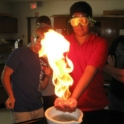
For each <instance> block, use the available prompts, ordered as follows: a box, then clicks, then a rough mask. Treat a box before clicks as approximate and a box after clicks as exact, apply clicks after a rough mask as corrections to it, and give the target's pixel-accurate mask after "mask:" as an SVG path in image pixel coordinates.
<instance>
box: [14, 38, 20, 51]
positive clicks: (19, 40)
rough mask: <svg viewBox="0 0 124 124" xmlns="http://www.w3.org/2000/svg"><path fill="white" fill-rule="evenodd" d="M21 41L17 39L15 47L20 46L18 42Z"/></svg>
mask: <svg viewBox="0 0 124 124" xmlns="http://www.w3.org/2000/svg"><path fill="white" fill-rule="evenodd" d="M19 41H20V39H18V40H17V41H15V49H16V48H18V42H19Z"/></svg>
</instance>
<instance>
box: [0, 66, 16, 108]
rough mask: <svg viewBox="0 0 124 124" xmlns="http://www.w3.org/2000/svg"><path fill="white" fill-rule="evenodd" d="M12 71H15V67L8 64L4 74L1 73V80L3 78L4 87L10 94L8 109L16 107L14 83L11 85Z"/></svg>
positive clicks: (7, 102) (7, 103)
mask: <svg viewBox="0 0 124 124" xmlns="http://www.w3.org/2000/svg"><path fill="white" fill-rule="evenodd" d="M12 73H13V69H11V68H10V67H8V66H5V67H4V70H3V72H2V75H1V80H2V84H3V87H4V89H5V90H6V92H7V94H8V99H7V101H6V103H5V104H6V107H7V108H8V109H13V108H14V103H15V98H14V95H13V91H12V85H11V81H10V76H11V74H12Z"/></svg>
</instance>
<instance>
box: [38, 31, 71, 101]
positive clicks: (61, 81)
mask: <svg viewBox="0 0 124 124" xmlns="http://www.w3.org/2000/svg"><path fill="white" fill-rule="evenodd" d="M41 46H42V49H41V50H40V51H39V56H47V59H48V62H49V64H50V67H51V68H52V70H53V77H52V81H53V84H54V86H55V94H56V95H57V96H58V97H62V98H63V99H68V98H69V97H70V95H71V93H70V91H69V86H70V85H72V84H73V79H72V77H71V76H70V74H69V73H70V72H72V70H73V63H72V62H71V60H70V59H69V58H68V57H67V53H68V51H69V46H70V44H69V42H68V41H67V40H66V39H65V38H64V37H63V36H62V35H61V34H59V33H57V32H56V31H54V30H52V29H50V30H49V31H48V32H46V33H45V36H44V39H42V41H41ZM65 53H66V54H65Z"/></svg>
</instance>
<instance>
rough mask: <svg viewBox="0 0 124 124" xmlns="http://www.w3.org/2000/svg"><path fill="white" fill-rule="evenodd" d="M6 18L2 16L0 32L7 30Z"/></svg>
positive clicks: (0, 18)
mask: <svg viewBox="0 0 124 124" xmlns="http://www.w3.org/2000/svg"><path fill="white" fill-rule="evenodd" d="M4 30H5V18H4V17H3V16H0V33H3V32H5V31H4Z"/></svg>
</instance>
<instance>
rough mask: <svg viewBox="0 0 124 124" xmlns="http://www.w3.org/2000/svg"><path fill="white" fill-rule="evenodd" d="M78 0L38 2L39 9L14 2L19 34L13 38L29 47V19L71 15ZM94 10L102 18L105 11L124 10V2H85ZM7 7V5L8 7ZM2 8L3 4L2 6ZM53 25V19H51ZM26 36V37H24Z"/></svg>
mask: <svg viewBox="0 0 124 124" xmlns="http://www.w3.org/2000/svg"><path fill="white" fill-rule="evenodd" d="M76 1H78V0H68V1H67V0H63V1H62V0H59V1H57V0H56V1H43V2H38V8H37V9H35V10H32V9H30V2H14V3H12V4H10V6H11V9H12V15H13V16H15V17H17V18H18V33H17V34H13V37H15V38H20V39H23V41H24V46H26V45H27V17H34V16H35V12H39V15H47V16H52V15H58V14H69V8H70V6H71V5H72V4H73V3H74V2H76ZM85 1H86V2H88V3H89V4H90V5H91V6H92V9H93V15H94V16H101V15H102V14H103V10H124V6H123V5H124V0H85ZM6 7H7V5H6ZM0 8H1V4H0ZM51 20H52V24H53V18H52V17H51ZM22 36H24V37H22Z"/></svg>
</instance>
